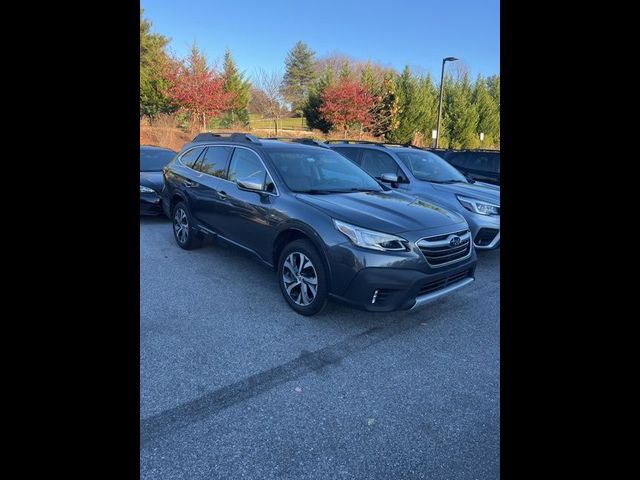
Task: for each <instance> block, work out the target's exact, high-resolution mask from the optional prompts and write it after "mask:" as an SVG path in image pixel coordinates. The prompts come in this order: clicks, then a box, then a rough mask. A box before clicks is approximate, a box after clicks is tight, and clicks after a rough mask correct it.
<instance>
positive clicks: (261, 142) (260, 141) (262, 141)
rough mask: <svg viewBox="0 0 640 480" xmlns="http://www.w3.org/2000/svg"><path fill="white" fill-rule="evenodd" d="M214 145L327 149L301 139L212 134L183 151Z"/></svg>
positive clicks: (271, 148)
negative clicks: (218, 135)
mask: <svg viewBox="0 0 640 480" xmlns="http://www.w3.org/2000/svg"><path fill="white" fill-rule="evenodd" d="M196 139H197V137H196ZM196 139H194V140H196ZM213 145H226V146H234V147H235V146H238V147H249V148H254V149H256V150H260V149H262V150H266V151H269V150H274V149H282V148H287V149H293V150H296V151H305V150H306V151H317V150H318V149H321V150H327V148H326V147H321V146H318V145H313V144H310V143H301V142H299V141H293V142H288V141H281V140H275V139H269V138H258V137H253V136H252V140H251V139H247V140H240V139H238V138H237V137H236V138H231V137H218V138H216V137H213V136H212V137H210V138H206V137H204V136H203V137H201V139H197V140H196V141H192V142H189V143H188V144H186V145H184V146H183V147H182V149H181V151H185V150H188V149H191V148H194V147H197V146H202V147H205V146H213Z"/></svg>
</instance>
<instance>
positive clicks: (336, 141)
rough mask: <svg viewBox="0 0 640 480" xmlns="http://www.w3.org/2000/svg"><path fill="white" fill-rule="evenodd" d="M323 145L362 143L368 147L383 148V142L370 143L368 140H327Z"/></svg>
mask: <svg viewBox="0 0 640 480" xmlns="http://www.w3.org/2000/svg"><path fill="white" fill-rule="evenodd" d="M324 143H364V144H368V145H379V146H381V147H384V146H385V143H384V142H370V141H369V140H327V141H325V142H324Z"/></svg>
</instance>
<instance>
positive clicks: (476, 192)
mask: <svg viewBox="0 0 640 480" xmlns="http://www.w3.org/2000/svg"><path fill="white" fill-rule="evenodd" d="M432 186H433V188H434V189H435V190H436V191H441V192H449V193H454V194H458V195H466V196H468V197H473V198H477V199H478V200H484V201H485V202H491V203H495V204H497V205H500V187H498V186H495V185H487V184H479V183H433V184H432Z"/></svg>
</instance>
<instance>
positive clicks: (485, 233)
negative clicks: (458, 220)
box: [475, 228, 500, 247]
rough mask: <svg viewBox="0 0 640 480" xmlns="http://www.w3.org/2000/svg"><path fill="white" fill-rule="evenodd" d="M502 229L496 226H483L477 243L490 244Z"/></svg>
mask: <svg viewBox="0 0 640 480" xmlns="http://www.w3.org/2000/svg"><path fill="white" fill-rule="evenodd" d="M499 231H500V230H498V229H496V228H481V229H480V230H479V231H478V234H477V235H476V239H475V244H476V245H478V246H479V247H484V246H485V245H489V244H490V243H491V242H493V239H494V238H496V235H498V232H499Z"/></svg>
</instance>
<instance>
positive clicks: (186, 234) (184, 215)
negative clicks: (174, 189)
mask: <svg viewBox="0 0 640 480" xmlns="http://www.w3.org/2000/svg"><path fill="white" fill-rule="evenodd" d="M171 219H172V222H173V237H174V238H175V239H176V243H177V244H178V246H179V247H180V248H184V249H185V250H193V249H194V248H198V247H200V246H201V245H202V236H201V235H200V234H199V233H197V232H196V231H195V228H194V225H195V223H194V221H193V217H192V215H191V212H190V211H189V207H187V204H186V203H184V202H178V203H176V204H175V206H174V207H173V211H172V212H171Z"/></svg>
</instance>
